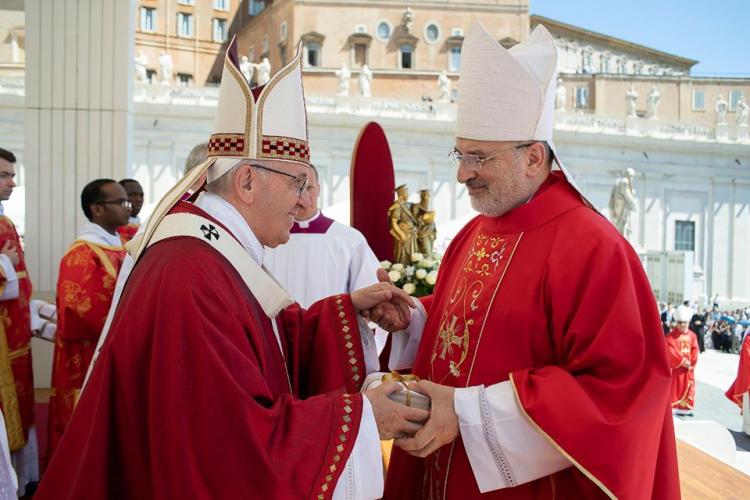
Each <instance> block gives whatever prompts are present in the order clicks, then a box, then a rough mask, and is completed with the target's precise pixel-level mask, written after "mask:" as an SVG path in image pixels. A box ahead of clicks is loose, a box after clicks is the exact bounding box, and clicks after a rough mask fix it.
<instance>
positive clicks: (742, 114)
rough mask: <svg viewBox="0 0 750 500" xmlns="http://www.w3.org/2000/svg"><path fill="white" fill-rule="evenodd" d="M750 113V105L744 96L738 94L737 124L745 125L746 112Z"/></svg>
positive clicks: (739, 125)
mask: <svg viewBox="0 0 750 500" xmlns="http://www.w3.org/2000/svg"><path fill="white" fill-rule="evenodd" d="M749 113H750V106H748V104H747V103H746V102H745V96H744V95H740V98H739V99H737V126H738V127H747V120H748V114H749Z"/></svg>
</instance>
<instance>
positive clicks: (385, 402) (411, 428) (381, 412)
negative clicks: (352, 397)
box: [365, 380, 430, 440]
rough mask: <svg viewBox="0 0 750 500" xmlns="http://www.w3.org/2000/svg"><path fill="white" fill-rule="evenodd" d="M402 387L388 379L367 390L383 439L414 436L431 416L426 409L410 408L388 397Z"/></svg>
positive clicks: (366, 394)
mask: <svg viewBox="0 0 750 500" xmlns="http://www.w3.org/2000/svg"><path fill="white" fill-rule="evenodd" d="M401 389H402V386H401V385H400V384H399V383H397V382H394V381H392V380H388V381H385V382H383V383H382V384H380V385H379V386H377V387H376V388H374V389H370V390H368V391H365V396H367V399H368V400H369V401H370V404H371V405H372V413H373V414H374V415H375V423H376V425H377V426H378V434H380V439H381V440H387V439H394V438H399V437H404V436H413V435H414V433H416V432H417V431H419V429H421V428H422V425H423V424H424V422H425V421H426V420H427V418H428V417H429V416H430V414H429V412H427V411H425V410H420V409H419V408H410V407H408V406H404V405H402V404H399V403H395V402H393V401H391V400H390V399H388V395H389V394H391V393H393V392H398V391H400V390H401Z"/></svg>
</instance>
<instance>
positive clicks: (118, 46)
mask: <svg viewBox="0 0 750 500" xmlns="http://www.w3.org/2000/svg"><path fill="white" fill-rule="evenodd" d="M25 9H26V102H25V111H24V119H25V123H24V127H25V131H24V132H25V133H24V135H25V139H24V153H25V158H24V160H25V165H24V166H25V169H26V172H27V183H26V243H27V245H26V254H27V262H28V264H29V268H30V271H31V276H32V279H33V282H34V287H35V290H36V291H37V292H41V296H43V297H45V296H46V297H47V298H51V297H52V294H53V291H54V288H55V284H56V280H57V267H58V263H59V260H60V257H61V256H62V255H63V253H64V252H65V250H66V249H67V248H68V246H69V245H70V244H71V243H72V241H73V240H74V239H75V237H76V233H77V228H78V227H79V226H80V225H81V224H82V223H83V222H84V221H85V218H84V215H83V212H82V210H81V207H80V193H81V189H82V188H83V186H85V185H86V184H87V183H88V182H90V181H92V180H94V179H97V178H113V179H115V180H119V179H121V178H123V177H125V176H126V174H127V172H128V170H129V166H130V163H131V160H132V158H131V157H132V136H133V103H132V101H133V99H132V96H133V51H134V49H133V47H134V40H135V12H136V2H135V0H56V1H54V2H50V1H47V0H26V2H25Z"/></svg>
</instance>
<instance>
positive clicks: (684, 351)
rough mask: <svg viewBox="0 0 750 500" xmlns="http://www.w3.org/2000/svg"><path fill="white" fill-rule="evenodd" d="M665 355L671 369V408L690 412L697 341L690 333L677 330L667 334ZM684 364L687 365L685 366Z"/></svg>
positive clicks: (693, 388) (693, 403)
mask: <svg viewBox="0 0 750 500" xmlns="http://www.w3.org/2000/svg"><path fill="white" fill-rule="evenodd" d="M667 353H668V355H669V366H670V368H672V390H671V392H670V397H669V400H670V401H671V402H672V408H677V409H680V410H692V409H693V408H694V407H695V371H694V370H695V363H697V362H698V339H697V337H696V335H695V333H693V332H692V331H690V330H688V331H687V332H685V333H682V332H680V331H679V330H678V329H677V328H672V330H671V331H670V332H669V333H668V334H667ZM685 363H689V365H688V366H685Z"/></svg>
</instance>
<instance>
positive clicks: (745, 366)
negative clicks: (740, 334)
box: [726, 335, 750, 408]
mask: <svg viewBox="0 0 750 500" xmlns="http://www.w3.org/2000/svg"><path fill="white" fill-rule="evenodd" d="M748 391H750V335H745V340H744V341H743V342H742V348H741V349H740V364H739V366H738V367H737V378H735V379H734V382H732V385H731V386H730V387H729V389H727V392H726V396H727V397H728V398H729V399H730V400H731V401H732V402H733V403H734V404H736V405H737V406H739V407H740V408H742V397H743V395H744V394H746V393H747V392H748Z"/></svg>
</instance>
